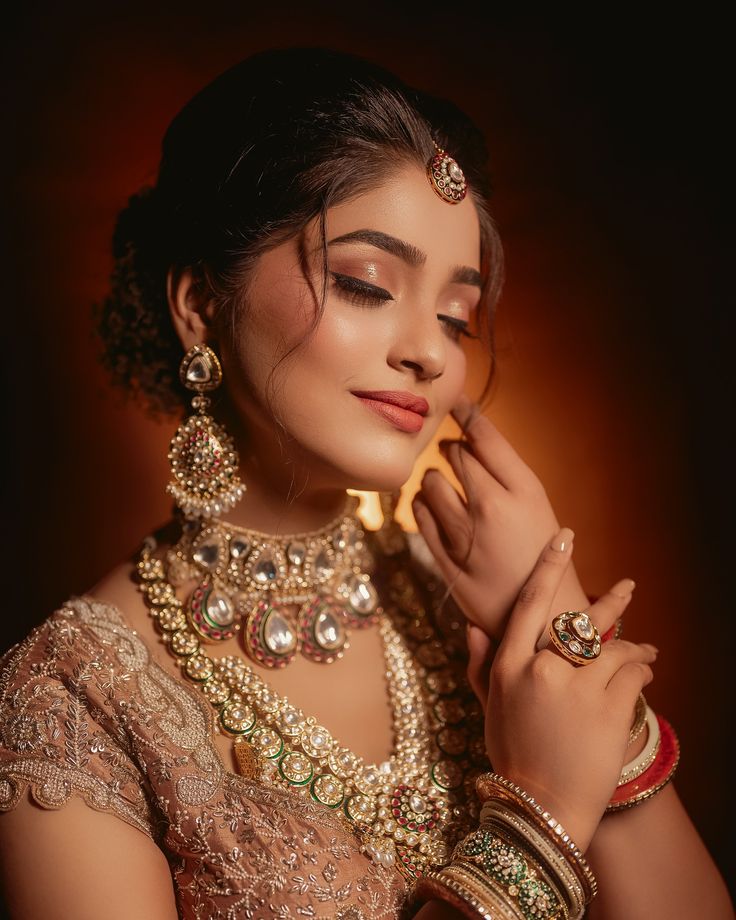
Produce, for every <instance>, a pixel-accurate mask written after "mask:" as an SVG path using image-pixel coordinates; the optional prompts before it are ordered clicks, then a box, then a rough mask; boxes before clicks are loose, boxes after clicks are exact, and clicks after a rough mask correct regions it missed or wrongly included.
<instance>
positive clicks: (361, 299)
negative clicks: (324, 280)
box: [332, 272, 394, 307]
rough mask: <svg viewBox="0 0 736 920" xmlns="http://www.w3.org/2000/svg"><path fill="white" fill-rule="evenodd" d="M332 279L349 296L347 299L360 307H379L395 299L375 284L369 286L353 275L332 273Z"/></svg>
mask: <svg viewBox="0 0 736 920" xmlns="http://www.w3.org/2000/svg"><path fill="white" fill-rule="evenodd" d="M332 277H333V279H334V281H335V284H336V285H337V287H338V288H339V289H340V291H341V292H342V293H343V294H344V295H346V296H347V299H348V300H350V301H351V303H356V304H358V305H359V306H365V307H370V306H377V305H378V304H382V303H387V302H388V301H389V300H393V299H394V298H393V297H392V296H391V293H390V292H389V291H387V290H386V289H385V288H381V287H377V286H376V285H375V284H368V283H367V282H365V281H361V280H360V278H353V276H352V275H342V274H341V273H340V272H332Z"/></svg>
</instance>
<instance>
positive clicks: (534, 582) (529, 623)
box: [499, 527, 575, 659]
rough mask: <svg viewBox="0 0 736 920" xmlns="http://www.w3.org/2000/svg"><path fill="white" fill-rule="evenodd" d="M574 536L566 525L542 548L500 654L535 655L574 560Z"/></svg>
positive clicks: (510, 623)
mask: <svg viewBox="0 0 736 920" xmlns="http://www.w3.org/2000/svg"><path fill="white" fill-rule="evenodd" d="M574 536H575V534H574V533H573V531H572V530H570V528H569V527H563V528H562V530H560V532H559V533H558V534H557V535H556V536H555V537H554V538H553V539H552V541H551V542H550V543H549V544H548V545H547V546H546V547H545V548H544V549H543V550H542V553H541V555H540V557H539V559H538V561H537V564H536V565H535V566H534V570H533V571H532V574H531V575H530V576H529V578H528V579H527V581H526V584H525V585H524V587H523V588H522V589H521V592H520V593H519V597H518V599H517V601H516V603H515V604H514V609H513V610H512V611H511V616H510V618H509V622H508V625H507V626H506V632H505V634H504V638H503V641H502V642H501V646H500V648H499V654H502V653H503V655H504V656H505V657H510V658H514V659H522V658H523V659H526V658H530V657H531V656H532V655H534V654H535V652H536V644H537V640H538V639H539V636H540V634H541V632H542V630H543V629H544V627H545V626H546V625H547V623H549V621H550V620H551V619H552V614H551V607H552V601H553V600H554V596H555V593H556V592H557V589H558V588H559V586H560V582H561V581H562V577H563V575H564V574H565V570H566V568H567V566H568V564H569V562H570V558H571V556H572V541H573V537H574Z"/></svg>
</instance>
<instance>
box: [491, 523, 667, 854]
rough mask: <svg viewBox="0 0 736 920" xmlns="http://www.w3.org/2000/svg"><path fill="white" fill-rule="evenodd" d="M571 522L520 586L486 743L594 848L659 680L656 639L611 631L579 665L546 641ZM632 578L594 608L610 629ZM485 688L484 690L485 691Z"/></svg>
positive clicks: (494, 679) (497, 663)
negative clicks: (634, 731) (632, 737)
mask: <svg viewBox="0 0 736 920" xmlns="http://www.w3.org/2000/svg"><path fill="white" fill-rule="evenodd" d="M572 538H573V532H572V531H571V530H570V529H569V528H563V530H561V531H560V532H559V534H558V535H557V536H556V537H555V538H554V540H553V541H552V542H551V544H550V545H549V546H547V547H546V548H545V549H544V550H543V551H542V554H541V556H540V557H539V560H538V562H537V565H536V566H535V568H534V571H533V572H532V574H531V576H530V577H529V579H528V580H527V582H526V584H525V585H524V587H523V588H522V590H521V593H520V594H519V598H518V600H517V602H516V604H515V605H514V609H513V612H512V614H511V617H510V618H509V622H508V626H507V628H506V632H505V634H504V638H503V641H502V642H501V644H500V646H499V649H498V651H497V653H496V655H495V657H494V660H493V664H492V666H491V671H490V681H489V689H488V696H487V703H486V748H487V751H488V756H489V758H490V760H491V763H492V764H493V768H494V770H495V771H496V772H498V773H500V774H502V775H503V776H505V777H507V778H508V779H510V780H512V781H513V782H515V783H517V784H518V785H519V786H521V787H522V788H523V789H525V790H526V791H527V792H528V793H529V794H530V795H533V796H534V798H535V799H536V800H537V801H538V802H539V804H540V805H542V806H543V807H544V808H546V809H547V810H548V811H549V812H550V813H551V814H552V815H553V816H554V817H555V818H556V819H557V820H558V821H559V822H560V823H561V824H563V826H564V827H565V828H566V829H567V831H568V832H569V833H570V835H571V836H572V838H573V839H574V840H575V842H576V843H577V845H578V846H579V847H581V849H586V848H587V846H588V844H589V842H590V840H591V838H592V836H593V833H594V832H595V829H596V827H597V826H598V823H599V821H600V819H601V817H602V816H603V813H604V811H605V808H606V805H607V804H608V802H609V800H610V797H611V795H612V793H613V791H614V789H615V788H616V783H617V781H618V777H619V775H620V771H621V767H622V766H623V764H624V761H625V758H626V750H627V746H628V740H629V729H630V727H631V721H632V713H633V711H634V704H635V702H636V698H637V696H638V695H639V693H640V691H641V690H642V688H643V687H644V686H646V685H647V684H648V683H649V682H650V681H651V680H652V679H653V674H652V670H651V667H650V664H651V663H652V662H653V661H654V659H655V658H656V654H657V653H656V649H655V648H654V647H653V646H650V645H637V644H635V643H632V642H624V641H620V640H611V641H609V642H606V643H604V644H603V648H602V650H601V654H600V656H599V657H598V658H597V659H595V660H594V661H592V662H591V663H590V664H588V665H585V666H582V667H578V666H576V665H574V664H572V663H571V662H569V661H567V660H566V659H565V658H563V657H562V655H560V654H559V653H558V652H556V651H553V650H552V648H553V647H549V648H546V647H545V648H542V649H541V651H538V650H537V648H538V646H539V645H540V644H541V640H540V637H541V636H542V635H543V634H545V633H546V628H547V626H548V624H549V623H550V622H551V620H552V619H553V617H554V616H555V615H556V614H557V613H559V612H561V611H558V610H556V609H555V608H553V599H554V597H555V593H556V591H557V589H558V587H559V585H560V583H561V581H562V578H563V576H564V573H565V571H566V569H567V567H568V566H569V564H570V557H571V553H572V542H571V541H572ZM632 588H633V582H632V581H631V579H624V580H623V581H620V582H618V583H617V584H616V585H614V586H613V588H611V589H610V590H609V591H608V592H607V593H606V594H604V595H602V596H601V598H599V600H597V601H596V603H595V604H593V605H592V606H591V607H590V608H589V615H590V618H591V620H592V621H593V623H594V624H595V625H596V626H597V628H598V630H599V631H600V632H604V631H605V630H606V629H608V628H609V627H610V626H611V624H612V623H613V622H614V621H615V620H616V619H617V618H618V617H619V616H621V614H622V613H623V611H624V609H625V608H626V606H627V605H628V603H629V601H630V600H631V590H632ZM476 692H477V691H476Z"/></svg>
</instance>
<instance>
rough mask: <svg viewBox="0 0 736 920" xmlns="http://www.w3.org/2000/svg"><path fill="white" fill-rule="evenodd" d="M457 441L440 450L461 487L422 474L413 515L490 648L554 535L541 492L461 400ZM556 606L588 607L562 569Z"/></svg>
mask: <svg viewBox="0 0 736 920" xmlns="http://www.w3.org/2000/svg"><path fill="white" fill-rule="evenodd" d="M452 414H453V416H454V418H455V420H456V421H457V423H458V424H459V425H460V427H461V428H462V429H463V433H464V437H465V440H460V441H443V442H442V444H441V445H440V446H441V448H442V450H443V453H444V455H445V456H446V458H447V460H448V462H449V463H450V465H451V467H452V469H453V472H454V473H455V475H456V476H457V478H458V480H459V482H460V484H461V485H462V487H463V491H464V493H465V498H462V497H461V496H460V495H459V494H458V493H457V491H456V490H455V489H454V488H453V486H452V485H450V483H449V482H448V480H447V479H446V478H445V477H444V476H443V475H442V473H440V472H439V470H428V471H427V473H426V474H425V476H424V479H423V480H422V487H421V490H420V491H419V492H417V494H416V496H415V498H414V502H413V511H414V517H415V520H416V522H417V526H418V528H419V531H420V532H421V534H422V536H423V537H424V539H425V541H426V543H427V545H428V546H429V549H430V551H431V553H432V555H433V556H434V557H435V559H436V561H437V564H438V566H439V568H440V571H441V572H442V575H443V577H444V579H445V581H446V582H447V583H448V585H449V586H450V588H451V591H452V596H453V598H454V599H455V601H456V602H457V604H458V606H459V607H460V609H461V610H462V611H463V613H464V614H465V616H466V617H467V618H468V619H469V620H470V621H471V622H472V623H475V624H476V625H478V626H480V627H481V628H482V629H483V630H484V632H486V633H487V634H488V635H489V636H491V637H492V638H493V639H494V640H495V641H496V642H498V641H500V639H501V636H502V635H503V630H504V626H505V623H506V619H507V618H508V615H509V613H510V611H511V608H512V607H513V604H514V601H515V600H516V598H517V596H518V594H519V591H520V590H521V587H522V585H523V584H524V581H525V580H526V578H527V577H528V575H529V572H530V571H531V570H532V568H533V566H534V564H535V562H536V560H537V559H538V557H539V553H540V551H541V549H542V547H543V546H545V545H546V544H547V543H548V542H549V541H550V540H551V539H552V537H553V536H554V534H556V533H557V531H558V530H559V529H560V526H559V524H558V522H557V519H556V517H555V513H554V511H553V510H552V506H551V505H550V502H549V499H548V498H547V495H546V493H545V491H544V488H543V486H542V484H541V482H540V481H539V479H538V478H537V477H536V475H535V474H534V473H533V472H532V470H531V469H529V467H528V466H527V465H526V464H525V463H524V462H523V460H522V459H521V458H520V457H519V455H518V454H517V453H516V451H515V450H514V449H513V448H512V447H511V445H510V444H509V442H508V441H507V440H506V439H505V438H504V437H503V436H502V435H501V433H500V432H499V431H498V429H497V428H496V427H495V425H493V423H492V422H491V421H490V420H489V419H487V418H486V417H485V416H483V415H482V414H480V412H479V410H478V407H477V406H475V405H474V404H472V403H471V402H470V400H469V399H468V398H467V397H465V396H463V397H462V398H461V399H460V400H459V401H458V403H457V404H456V406H455V407H454V409H453V413H452ZM556 602H557V605H558V606H559V607H560V608H561V609H562V608H563V607H565V608H567V609H570V610H580V609H582V608H583V607H585V606H586V605H587V603H588V600H587V597H586V596H585V594H584V592H583V590H582V588H581V587H580V583H579V581H578V579H577V575H576V574H575V570H574V567H573V566H572V565H571V566H569V567H568V569H567V571H566V573H565V576H564V578H563V581H562V583H561V585H560V589H559V592H558V597H557V601H556Z"/></svg>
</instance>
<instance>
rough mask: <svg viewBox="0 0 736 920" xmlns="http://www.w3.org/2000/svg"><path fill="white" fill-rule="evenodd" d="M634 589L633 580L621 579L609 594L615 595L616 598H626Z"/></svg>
mask: <svg viewBox="0 0 736 920" xmlns="http://www.w3.org/2000/svg"><path fill="white" fill-rule="evenodd" d="M635 587H636V582H635V581H634V579H633V578H622V579H621V581H617V582H616V584H615V585H614V586H613V587H612V588H611V594H615V595H616V597H628V596H629V595H630V594H631V592H632V591H633V590H634V588H635Z"/></svg>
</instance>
